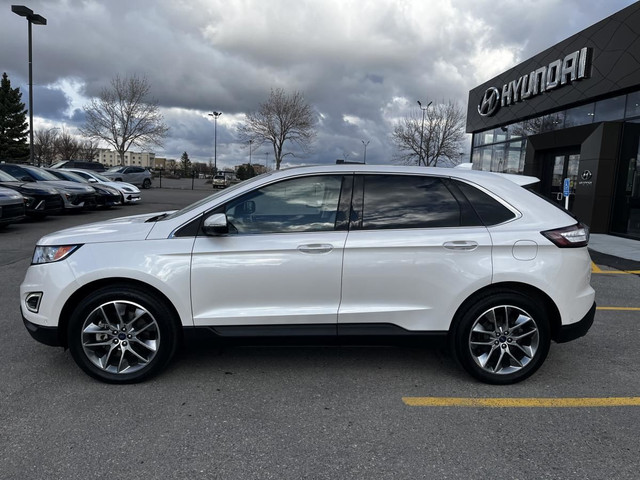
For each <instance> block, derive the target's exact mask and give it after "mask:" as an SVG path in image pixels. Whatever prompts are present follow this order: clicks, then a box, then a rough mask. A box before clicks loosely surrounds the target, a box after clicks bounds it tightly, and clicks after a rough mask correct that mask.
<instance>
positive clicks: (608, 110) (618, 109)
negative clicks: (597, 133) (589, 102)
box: [593, 95, 627, 122]
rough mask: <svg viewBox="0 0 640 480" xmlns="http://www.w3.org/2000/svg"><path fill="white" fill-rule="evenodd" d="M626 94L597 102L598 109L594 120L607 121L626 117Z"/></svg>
mask: <svg viewBox="0 0 640 480" xmlns="http://www.w3.org/2000/svg"><path fill="white" fill-rule="evenodd" d="M626 97H627V96H626V95H620V96H619V97H614V98H607V99H606V100H600V101H599V102H596V111H595V115H594V117H593V121H594V122H607V121H611V120H621V119H622V118H623V117H624V104H625V100H626Z"/></svg>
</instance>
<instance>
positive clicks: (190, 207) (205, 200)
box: [158, 172, 273, 221]
mask: <svg viewBox="0 0 640 480" xmlns="http://www.w3.org/2000/svg"><path fill="white" fill-rule="evenodd" d="M272 174H273V172H267V173H263V174H262V175H258V176H257V177H253V178H251V179H249V180H245V181H244V182H240V183H236V184H235V185H233V186H231V187H228V188H225V189H224V190H220V191H219V192H216V193H214V194H213V195H209V196H208V197H206V198H203V199H202V200H198V201H197V202H195V203H192V204H191V205H188V206H186V207H184V208H183V209H182V210H177V211H175V212H173V213H171V214H169V215H167V216H166V217H163V218H160V219H158V220H160V221H162V220H170V219H172V218H176V217H179V216H180V215H183V214H185V213H188V212H190V211H191V210H195V209H196V208H198V207H200V206H201V205H205V204H206V203H208V202H210V201H211V200H213V199H215V198H218V197H221V196H222V195H226V194H227V193H229V192H232V191H234V190H237V189H238V188H240V187H246V186H247V185H249V184H251V183H253V182H255V181H257V180H260V179H263V178H264V177H266V176H268V175H272Z"/></svg>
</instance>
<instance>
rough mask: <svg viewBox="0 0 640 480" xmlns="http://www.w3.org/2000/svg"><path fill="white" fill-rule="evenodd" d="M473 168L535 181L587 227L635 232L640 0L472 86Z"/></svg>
mask: <svg viewBox="0 0 640 480" xmlns="http://www.w3.org/2000/svg"><path fill="white" fill-rule="evenodd" d="M467 132H468V133H472V134H473V140H472V153H471V160H472V162H473V168H474V169H479V170H488V171H494V172H508V173H520V174H524V175H532V176H535V177H538V178H540V180H541V181H540V183H539V184H538V185H537V189H538V191H539V192H540V193H541V194H542V195H544V196H546V197H548V198H549V199H551V200H552V201H555V202H558V203H559V204H562V205H564V204H565V200H564V198H563V193H564V192H563V190H564V189H563V186H564V184H565V182H564V180H565V179H569V180H568V182H569V210H571V211H572V212H573V213H574V214H575V215H577V216H578V218H579V219H580V220H581V221H583V222H584V223H586V224H588V225H589V226H590V227H591V231H592V232H597V233H611V234H615V235H621V236H626V237H631V238H638V239H640V2H638V3H635V4H633V5H631V6H629V7H627V8H625V9H624V10H621V11H620V12H618V13H616V14H614V15H612V16H610V17H608V18H606V19H604V20H602V21H601V22H599V23H597V24H595V25H593V26H591V27H589V28H587V29H586V30H583V31H582V32H580V33H578V34H576V35H573V36H572V37H570V38H567V39H566V40H564V41H562V42H560V43H558V44H557V45H554V46H553V47H551V48H549V49H547V50H545V51H544V52H541V53H540V54H538V55H536V56H534V57H533V58H531V59H529V60H526V61H525V62H523V63H521V64H520V65H517V66H516V67H514V68H512V69H510V70H508V71H506V72H504V73H502V74H500V75H498V76H497V77H495V78H492V79H491V80H489V81H488V82H486V83H483V84H482V85H479V86H478V87H476V88H474V89H473V90H471V92H469V105H468V112H467Z"/></svg>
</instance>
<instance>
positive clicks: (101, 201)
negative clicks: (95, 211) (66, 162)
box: [45, 168, 123, 208]
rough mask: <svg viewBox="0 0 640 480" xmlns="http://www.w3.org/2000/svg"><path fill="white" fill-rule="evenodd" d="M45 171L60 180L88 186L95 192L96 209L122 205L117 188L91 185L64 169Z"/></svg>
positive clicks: (48, 169) (97, 184) (84, 179)
mask: <svg viewBox="0 0 640 480" xmlns="http://www.w3.org/2000/svg"><path fill="white" fill-rule="evenodd" d="M45 170H46V171H47V172H49V173H50V174H52V175H54V176H55V177H57V178H59V179H60V180H67V181H69V182H76V183H82V184H87V185H90V186H91V187H92V188H93V189H94V190H95V191H96V196H95V204H94V205H95V206H96V207H100V208H111V207H114V206H117V205H122V203H123V196H122V193H120V191H119V190H118V189H117V188H114V187H110V186H108V185H101V184H99V183H97V182H95V183H91V182H89V180H88V179H86V178H84V177H81V176H80V175H78V174H77V173H74V172H72V171H69V170H67V169H64V168H60V169H54V168H45Z"/></svg>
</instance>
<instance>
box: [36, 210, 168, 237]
mask: <svg viewBox="0 0 640 480" xmlns="http://www.w3.org/2000/svg"><path fill="white" fill-rule="evenodd" d="M162 213H163V212H156V213H146V214H143V215H133V216H131V217H121V218H115V219H113V220H107V221H104V222H96V223H89V224H86V225H80V226H78V227H73V228H67V229H65V230H60V231H58V232H54V233H51V234H49V235H45V236H44V237H42V238H41V239H40V240H39V241H38V245H72V244H77V243H105V242H130V241H136V240H144V239H145V238H147V235H148V234H149V232H150V231H151V229H152V228H153V225H154V224H155V222H148V223H147V220H149V219H150V218H153V217H157V216H158V215H161V214H162Z"/></svg>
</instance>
